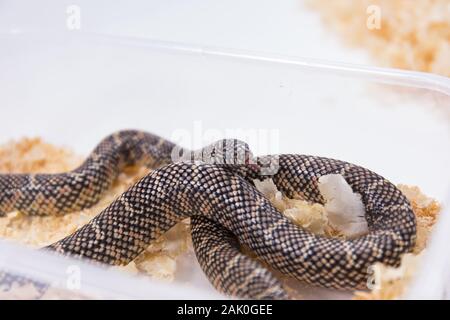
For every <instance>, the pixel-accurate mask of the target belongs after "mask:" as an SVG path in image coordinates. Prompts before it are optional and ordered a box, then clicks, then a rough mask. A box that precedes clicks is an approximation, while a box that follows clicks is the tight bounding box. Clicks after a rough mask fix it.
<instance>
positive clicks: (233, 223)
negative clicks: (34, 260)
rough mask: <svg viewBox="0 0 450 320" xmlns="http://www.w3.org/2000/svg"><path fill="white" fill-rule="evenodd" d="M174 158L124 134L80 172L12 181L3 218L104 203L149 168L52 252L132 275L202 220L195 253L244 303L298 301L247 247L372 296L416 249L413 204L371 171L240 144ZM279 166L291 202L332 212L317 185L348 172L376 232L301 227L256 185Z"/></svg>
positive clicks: (276, 176)
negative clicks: (328, 232)
mask: <svg viewBox="0 0 450 320" xmlns="http://www.w3.org/2000/svg"><path fill="white" fill-rule="evenodd" d="M230 146H231V147H230ZM175 148H178V146H176V145H175V144H173V143H172V142H170V141H168V140H165V139H163V138H161V137H158V136H156V135H153V134H151V133H146V132H142V131H136V130H127V131H120V132H117V133H114V134H112V135H110V136H108V137H106V138H105V139H104V140H102V142H101V143H100V144H99V145H98V146H97V147H96V148H95V149H94V151H93V152H92V153H91V154H90V155H89V157H88V158H87V159H86V160H85V161H84V162H83V164H82V165H81V166H80V167H78V168H77V169H75V170H73V171H70V172H67V173H61V174H2V175H0V214H4V213H6V212H9V211H11V210H20V211H22V212H23V213H25V214H29V215H48V214H56V215H59V214H64V213H67V212H72V211H76V210H81V209H83V208H87V207H90V206H92V205H93V204H95V203H96V202H97V201H99V199H100V198H101V196H102V194H103V193H104V192H105V191H106V190H107V189H108V188H109V187H110V186H111V183H112V182H113V181H114V179H115V178H116V177H117V175H118V174H119V173H120V171H121V170H122V169H123V167H124V166H127V165H132V164H133V165H134V164H141V165H144V166H147V167H149V168H152V169H154V170H152V171H151V172H150V173H149V174H148V175H147V176H145V177H144V178H142V179H141V180H140V181H139V182H137V183H136V184H135V185H133V186H132V187H130V188H129V189H128V190H127V191H126V192H125V193H123V194H122V195H120V196H119V197H118V198H117V199H116V200H115V201H114V202H112V203H111V204H110V205H109V206H108V207H107V208H105V209H104V210H103V211H102V212H100V213H99V214H98V215H97V216H96V217H95V218H93V219H92V220H91V221H90V222H89V223H88V224H86V225H84V226H83V227H81V228H80V229H79V230H77V231H75V232H74V233H73V234H71V235H69V236H67V237H65V238H64V239H61V240H59V241H57V242H56V243H54V244H52V245H50V246H48V247H46V248H44V249H45V250H53V251H56V252H57V253H61V254H64V255H70V256H74V257H83V258H86V259H89V260H94V261H98V262H101V263H104V264H109V265H125V264H127V263H129V262H130V261H131V260H132V259H134V258H135V257H137V256H138V255H139V254H140V253H141V252H142V251H143V250H145V248H146V247H147V246H148V245H149V244H150V243H152V241H154V240H155V239H157V238H158V237H159V236H160V235H162V234H163V233H164V232H166V231H167V230H168V229H169V228H171V227H172V226H174V225H175V224H176V223H177V222H179V221H180V220H182V219H184V218H187V217H191V233H192V239H193V245H194V249H195V253H196V256H197V259H198V261H199V263H200V266H201V267H202V269H203V271H204V272H205V274H206V276H207V277H208V279H209V280H210V282H211V283H212V284H213V285H214V287H215V288H217V289H218V290H220V291H221V292H224V293H226V294H228V295H232V296H238V297H244V298H260V299H287V298H289V295H288V293H287V292H286V291H285V289H284V288H283V286H282V285H281V284H280V282H279V281H278V280H277V278H275V277H274V276H273V275H272V273H271V272H269V271H268V270H267V269H266V268H264V267H263V266H262V265H261V264H260V263H258V262H256V261H255V260H253V259H250V258H249V257H247V256H246V255H244V254H242V253H241V252H240V249H239V248H240V244H244V245H246V246H247V247H248V248H249V249H251V250H252V251H253V252H254V253H255V254H256V255H257V256H258V258H259V259H261V260H262V261H264V262H265V263H267V264H268V265H270V266H271V267H272V268H274V269H275V270H278V271H280V272H281V273H283V274H285V275H288V276H291V277H294V278H296V279H298V280H300V281H303V282H306V283H308V284H312V285H317V286H322V287H328V288H337V289H355V288H364V287H365V285H366V282H367V278H368V276H369V275H368V272H367V270H368V268H369V267H370V266H371V265H372V264H374V263H375V262H383V263H385V264H388V265H393V266H396V265H398V264H399V263H400V258H401V255H402V254H403V253H405V252H408V251H410V250H411V249H412V248H413V246H414V244H415V238H416V221H415V216H414V213H413V211H412V208H411V205H410V203H409V202H408V200H407V199H406V198H405V196H404V195H403V194H402V193H401V191H399V190H398V189H397V188H396V187H395V186H394V185H393V184H392V183H390V182H389V181H387V180H386V179H384V178H383V177H381V176H379V175H378V174H376V173H373V172H371V171H369V170H368V169H365V168H363V167H360V166H356V165H353V164H350V163H347V162H344V161H339V160H334V159H328V158H323V157H316V156H308V155H296V154H282V155H277V156H271V155H268V156H261V157H257V158H255V157H253V155H252V153H251V151H250V149H249V147H248V146H247V144H245V143H244V142H241V141H239V140H223V141H219V142H218V143H216V144H213V145H211V146H208V147H205V148H203V149H202V150H198V151H196V152H185V153H184V154H185V155H186V154H187V155H188V156H187V157H185V158H183V159H182V160H179V161H172V159H173V152H174V150H175ZM205 154H207V155H209V158H208V159H209V161H205V160H204V159H205V158H204V157H202V156H204V155H205ZM199 155H200V157H199ZM199 159H200V160H199ZM273 159H276V164H277V166H276V169H277V170H274V171H273V172H272V173H271V174H270V178H272V179H273V181H274V183H275V185H276V186H277V188H278V189H279V190H280V191H281V192H282V193H283V194H285V195H286V196H288V197H290V198H299V199H304V200H307V201H311V202H316V203H322V204H323V203H324V199H323V198H322V196H321V194H320V192H319V189H318V179H319V178H320V177H321V176H323V175H326V174H336V173H337V174H341V175H342V176H343V177H344V178H345V180H346V181H347V182H348V184H349V185H350V186H351V188H352V190H353V191H354V192H356V193H359V194H360V195H361V198H362V202H363V204H364V207H365V211H366V215H365V218H366V220H367V222H368V226H369V233H368V234H366V235H363V236H361V237H358V238H355V239H338V238H328V237H324V236H319V235H315V234H312V233H310V232H308V231H306V230H304V229H302V228H300V227H298V226H296V225H294V224H293V223H292V222H290V221H289V220H288V219H287V218H286V217H285V216H284V215H283V214H281V213H280V212H279V211H278V210H277V209H276V208H275V207H274V206H273V205H272V204H271V203H270V201H269V200H268V199H266V198H265V197H264V196H263V195H262V194H261V193H260V192H259V191H258V190H257V189H256V188H255V186H254V185H253V180H254V179H260V180H263V179H265V178H267V172H265V173H264V172H263V171H264V170H262V169H263V168H264V167H266V164H267V163H271V161H273Z"/></svg>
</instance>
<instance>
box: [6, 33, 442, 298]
mask: <svg viewBox="0 0 450 320" xmlns="http://www.w3.org/2000/svg"><path fill="white" fill-rule="evenodd" d="M0 42H1V48H2V49H1V50H0V70H1V72H0V88H2V90H1V91H2V94H1V95H0V105H1V117H2V119H4V121H2V125H1V126H0V142H5V141H6V140H9V139H11V138H18V137H21V136H24V135H27V136H41V137H43V138H45V139H46V140H48V141H50V142H53V143H55V144H60V145H61V144H62V145H66V146H70V147H71V148H73V149H74V150H76V151H77V152H78V153H80V154H87V153H88V152H89V151H90V150H91V149H92V148H93V147H94V146H95V145H96V143H98V142H99V141H100V139H101V138H103V137H104V136H106V135H107V134H109V133H111V132H113V131H116V130H119V129H124V128H138V129H143V130H147V131H151V132H155V133H158V134H159V135H162V136H164V137H167V138H169V139H172V140H176V141H178V142H179V143H181V144H183V145H185V146H186V147H201V146H203V145H205V144H206V143H208V142H211V141H213V140H216V139H218V138H221V137H237V138H241V139H243V140H246V141H248V142H249V143H250V145H251V147H252V148H253V150H254V151H255V153H257V154H264V153H287V152H292V153H305V154H315V155H322V156H327V157H332V158H337V159H342V160H346V161H350V162H353V163H357V164H360V165H362V166H365V167H367V168H370V169H372V170H374V171H375V172H378V173H380V174H381V175H383V176H385V177H386V178H388V179H390V180H391V181H392V182H394V183H404V184H411V185H418V186H420V188H421V189H422V190H423V192H424V193H425V194H427V195H429V196H432V197H435V198H436V199H438V200H439V201H441V202H444V201H445V200H446V199H449V195H450V188H449V186H450V185H449V179H448V178H449V167H448V164H449V163H450V150H449V145H450V137H449V121H450V116H449V115H450V80H449V79H447V78H444V77H439V76H434V75H430V74H424V73H417V72H406V71H399V70H393V69H381V68H368V67H358V66H353V65H344V64H333V63H327V62H322V61H314V60H305V59H300V58H295V57H283V56H270V55H263V54H258V53H250V52H238V51H233V50H225V49H218V48H207V47H198V46H193V45H185V44H179V43H167V42H159V41H151V40H145V39H130V38H119V37H106V36H100V35H94V34H87V33H81V32H75V33H70V32H65V33H59V34H51V33H47V32H46V33H3V34H0ZM449 214H450V213H449V212H448V207H444V210H443V212H442V215H441V216H442V217H441V219H440V220H439V222H438V224H437V226H436V232H435V235H434V237H433V239H432V241H431V244H430V246H429V249H428V250H427V254H426V259H425V263H424V264H423V268H422V269H421V270H420V271H419V272H418V274H417V279H416V281H415V282H414V283H413V285H412V286H411V290H410V291H409V292H408V295H407V297H410V298H416V297H422V298H423V297H425V298H443V297H444V296H445V294H446V295H447V296H446V297H448V295H449V290H450V289H449V287H450V281H449V280H448V279H449V271H448V270H450V264H449V261H450V252H449V251H448V250H445V247H444V245H446V244H447V243H448V241H449V240H450V217H449ZM12 246H13V247H12ZM37 261H38V262H37ZM71 263H72V264H73V263H74V262H70V261H68V260H67V259H61V258H58V257H53V256H47V255H46V254H44V253H41V252H35V251H29V249H26V248H22V247H21V246H15V245H11V244H7V243H0V268H1V269H6V270H9V271H10V272H13V273H17V274H21V275H24V276H27V277H30V278H33V279H36V280H39V281H41V282H42V281H43V282H46V283H51V284H53V285H54V286H55V287H60V288H63V289H67V281H68V277H69V275H68V273H69V274H71V272H72V271H73V270H72V271H70V270H71V268H70V265H71ZM75 264H76V265H77V266H78V265H79V266H80V268H81V270H82V273H81V274H82V276H81V281H82V284H81V286H80V287H79V289H77V291H76V294H75V293H74V296H76V295H77V294H81V295H83V296H87V297H94V298H95V297H113V298H217V297H221V296H220V295H218V294H217V293H216V292H215V291H214V289H213V288H212V287H211V286H210V285H209V283H208V282H207V280H206V279H205V277H204V276H203V275H202V273H201V271H200V269H199V267H198V265H197V264H196V262H195V259H194V257H192V255H191V256H189V257H187V258H186V260H185V262H184V263H181V265H182V267H183V268H184V269H185V270H184V271H183V272H181V271H180V274H181V273H182V275H180V278H179V279H181V280H179V281H175V283H173V284H161V283H158V282H154V283H153V282H152V283H151V284H149V282H150V280H141V279H139V280H136V279H134V278H131V277H129V276H128V275H124V274H119V273H118V272H117V271H107V270H101V271H100V270H99V269H98V268H95V267H92V266H84V265H82V264H79V262H76V263H75ZM68 268H69V269H68ZM68 270H69V271H68ZM76 270H78V269H76ZM430 271H432V272H430ZM67 272H68V273H67ZM77 272H78V271H77ZM431 274H433V276H434V278H433V279H429V278H427V277H429V276H430V275H431ZM435 279H438V280H435ZM179 288H180V289H179ZM444 288H446V289H444ZM445 290H447V291H445ZM71 292H72V291H70V290H69V293H68V294H71ZM304 292H305V295H306V297H314V298H326V297H349V296H350V295H349V293H342V294H341V293H336V292H331V291H328V290H315V289H311V288H307V289H304ZM445 292H446V293H445Z"/></svg>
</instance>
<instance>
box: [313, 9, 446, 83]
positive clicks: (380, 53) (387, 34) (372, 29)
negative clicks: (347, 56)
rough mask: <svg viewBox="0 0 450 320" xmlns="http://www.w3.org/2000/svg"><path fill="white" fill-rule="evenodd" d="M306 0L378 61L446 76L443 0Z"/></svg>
mask: <svg viewBox="0 0 450 320" xmlns="http://www.w3.org/2000/svg"><path fill="white" fill-rule="evenodd" d="M306 3H307V4H308V5H309V6H310V7H311V8H313V9H315V10H317V11H318V12H319V13H320V15H321V17H322V18H323V20H324V21H325V22H326V23H327V24H328V25H329V26H330V27H331V29H332V30H333V31H336V32H337V33H339V34H340V35H341V36H342V38H343V39H344V40H345V41H346V42H347V43H350V44H352V45H356V46H359V47H364V48H365V49H367V50H368V51H369V52H370V53H371V54H372V56H373V57H374V58H375V59H376V61H378V62H379V63H380V64H381V65H384V66H391V67H396V68H401V69H410V70H417V71H426V72H432V73H437V74H441V75H444V76H447V77H450V59H449V57H450V2H449V1H448V0H421V1H410V0H336V1H327V0H306ZM378 13H379V18H380V19H378V17H377V15H378ZM377 20H379V24H378V23H377ZM368 25H369V27H368Z"/></svg>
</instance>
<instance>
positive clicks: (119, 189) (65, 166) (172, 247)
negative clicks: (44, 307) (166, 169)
mask: <svg viewBox="0 0 450 320" xmlns="http://www.w3.org/2000/svg"><path fill="white" fill-rule="evenodd" d="M81 162H82V158H81V157H78V156H76V155H75V154H73V153H72V152H71V151H69V150H68V149H64V148H59V147H56V146H53V145H51V144H48V143H45V142H44V141H42V140H41V139H38V138H37V139H28V138H24V139H21V140H19V141H17V142H10V143H7V144H5V145H3V146H0V172H2V173H11V172H15V173H38V172H48V173H57V172H64V171H69V170H71V169H73V168H75V167H76V166H77V165H79V164H80V163H81ZM148 172H149V170H148V169H145V168H142V167H128V168H126V169H125V170H124V172H123V173H121V174H120V175H119V177H118V179H117V180H116V181H115V182H114V184H113V186H112V188H111V189H110V190H109V191H108V192H107V193H106V194H105V195H104V197H103V198H102V199H101V201H100V202H99V203H98V204H97V205H95V206H93V207H92V208H89V209H85V210H82V211H80V212H74V213H70V214H67V215H64V216H48V217H29V216H25V215H23V214H21V213H20V212H17V211H14V212H11V213H9V214H7V215H6V217H3V218H0V237H1V238H7V239H11V240H15V241H17V242H20V243H23V244H27V245H31V246H34V247H42V246H45V245H48V244H50V243H53V242H55V241H57V240H59V239H61V238H63V237H65V236H67V235H69V234H71V233H72V232H74V231H75V230H77V229H78V228H80V227H81V226H83V225H84V224H86V223H87V222H88V221H90V220H91V219H92V218H93V217H94V216H95V215H96V214H98V213H99V212H100V211H101V210H103V209H104V208H105V207H106V206H108V204H110V203H111V202H112V201H113V200H114V199H115V198H117V196H119V195H120V194H121V193H123V192H124V191H125V190H127V189H128V188H129V187H130V186H131V185H132V184H134V183H135V182H136V181H138V180H139V179H140V178H142V177H143V176H145V175H146V174H147V173H148ZM331 176H333V175H331ZM327 178H328V179H324V180H323V181H324V182H323V183H322V182H321V183H322V188H323V187H326V188H328V189H327V190H328V191H326V192H328V193H329V195H330V197H331V196H332V194H333V192H342V190H343V189H342V186H341V185H339V184H338V183H337V182H336V181H333V180H336V179H335V178H338V177H327ZM325 180H328V186H327V185H326V183H327V182H326V181H325ZM339 183H341V182H339ZM255 184H256V186H257V188H258V189H259V190H260V191H261V192H262V193H263V194H265V195H266V197H267V198H268V199H269V200H271V201H272V203H273V204H274V206H275V207H276V208H277V209H279V210H280V211H281V212H283V214H285V215H286V216H287V217H288V218H289V219H291V220H292V221H293V222H294V223H296V224H298V225H300V226H302V227H304V228H306V229H308V230H310V231H311V232H314V233H316V234H322V235H326V236H333V237H346V236H347V237H351V236H352V234H346V231H345V230H346V229H345V226H344V227H343V226H342V225H341V226H339V225H333V224H332V223H330V220H333V219H330V217H329V214H330V212H331V211H330V208H336V204H332V205H331V206H330V205H329V203H327V204H325V205H320V204H312V203H308V202H306V201H303V200H299V199H289V198H286V197H284V196H283V195H282V194H281V193H280V192H278V190H277V189H276V187H275V185H274V184H273V182H272V181H271V180H270V179H269V180H265V181H263V182H260V181H255ZM344 188H345V186H344ZM399 188H400V189H401V190H402V192H403V193H404V194H405V195H406V196H407V198H408V199H409V200H410V201H411V203H412V205H413V209H414V212H415V213H416V216H417V224H418V239H417V244H416V247H415V249H414V252H413V254H410V255H405V258H404V259H403V262H402V266H401V267H400V268H399V269H398V270H397V271H392V268H388V267H385V266H383V265H377V266H375V267H374V272H375V275H376V277H378V278H379V279H380V283H379V284H378V286H377V288H376V290H373V291H372V292H356V293H355V298H356V299H393V298H398V297H399V296H400V295H401V294H402V293H403V292H404V290H405V288H406V286H407V284H408V282H409V280H410V278H411V277H412V275H413V274H414V272H413V271H414V270H415V266H416V265H417V261H418V259H419V258H418V257H419V256H417V254H419V253H420V252H421V251H422V250H423V249H424V248H425V247H426V244H427V240H428V238H429V235H430V233H431V229H432V226H433V225H434V223H435V221H436V219H437V216H438V213H439V210H440V206H439V204H438V203H437V202H436V201H435V200H433V199H430V198H428V197H426V196H425V195H423V194H422V193H421V192H420V190H419V188H417V187H410V186H406V185H399ZM334 189H336V190H337V191H336V190H334ZM333 190H334V191H333ZM321 192H322V193H324V192H323V191H322V189H321ZM325 198H326V199H327V197H325ZM344 198H348V200H346V201H343V202H342V201H341V203H340V204H339V206H341V208H342V210H341V211H348V210H347V209H349V210H354V207H355V206H356V207H357V206H358V204H357V203H356V205H355V201H356V202H357V199H356V200H355V198H354V197H353V195H351V194H349V193H348V191H347V194H346V195H345V197H344ZM327 205H328V206H327ZM344 218H345V217H344ZM339 229H340V230H339ZM358 230H359V231H358ZM360 230H361V228H358V229H357V231H358V232H360ZM188 251H191V252H192V251H193V248H192V242H191V238H190V231H189V219H186V220H184V221H182V222H180V223H178V224H177V225H176V226H174V227H173V228H172V229H171V230H169V231H168V232H166V233H165V234H164V235H163V236H161V237H160V238H159V239H158V240H157V241H155V243H153V244H152V245H150V246H149V247H148V248H147V249H146V250H145V252H143V253H142V254H141V255H139V256H138V257H137V258H136V259H135V260H134V261H132V262H131V263H130V264H128V265H127V266H124V267H114V268H118V269H119V270H122V271H125V272H130V273H140V274H144V275H147V276H150V277H152V278H157V279H160V280H167V281H172V280H174V279H175V272H176V269H177V258H178V257H179V256H180V255H181V254H184V253H186V252H188ZM392 274H395V277H393V276H392ZM27 292H29V291H27Z"/></svg>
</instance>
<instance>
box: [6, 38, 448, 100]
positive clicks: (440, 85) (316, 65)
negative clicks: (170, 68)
mask: <svg viewBox="0 0 450 320" xmlns="http://www.w3.org/2000/svg"><path fill="white" fill-rule="evenodd" d="M8 38H9V39H15V38H21V39H24V40H25V39H29V40H31V39H33V40H37V41H43V39H45V40H47V41H48V40H50V39H51V40H56V41H70V42H73V41H86V42H88V41H91V42H92V41H94V42H96V43H104V44H114V45H117V46H121V47H143V48H152V49H159V50H166V51H172V52H180V53H188V54H194V55H201V56H205V57H218V58H227V59H232V60H242V61H253V62H260V63H271V64H279V65H287V66H292V67H295V68H300V69H310V70H313V71H317V72H325V73H330V72H331V73H334V74H339V75H342V76H348V77H351V78H360V79H368V80H371V81H375V82H380V83H386V84H392V85H400V86H409V87H414V88H420V89H427V90H432V91H435V92H440V93H443V94H445V95H447V96H449V97H450V78H448V77H445V76H441V75H436V74H432V73H427V72H419V71H410V70H402V69H397V68H385V67H375V66H367V65H359V64H353V63H345V62H337V61H329V60H323V59H316V58H306V57H300V56H290V55H282V54H274V53H268V52H259V51H248V50H239V49H230V48H222V47H214V46H204V45H198V44H192V43H183V42H174V41H166V40H157V39H152V38H144V37H128V36H120V35H108V34H101V33H95V32H85V31H78V30H77V31H66V32H57V31H16V30H11V31H9V32H5V31H0V39H2V40H3V39H8ZM449 107H450V106H449Z"/></svg>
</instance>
